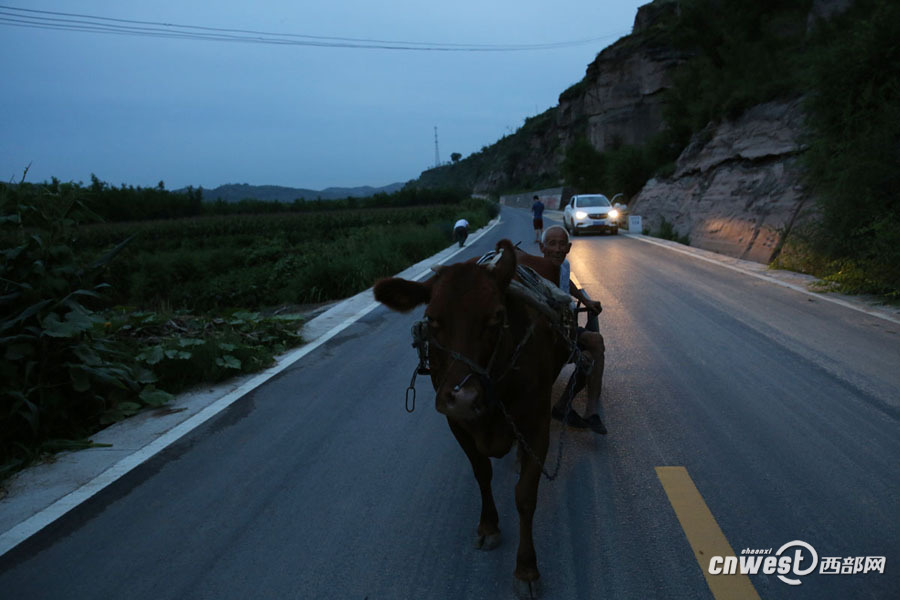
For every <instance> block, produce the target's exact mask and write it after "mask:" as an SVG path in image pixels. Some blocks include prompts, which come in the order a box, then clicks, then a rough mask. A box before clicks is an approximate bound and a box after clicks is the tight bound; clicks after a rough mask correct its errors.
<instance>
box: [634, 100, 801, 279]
mask: <svg viewBox="0 0 900 600" xmlns="http://www.w3.org/2000/svg"><path fill="white" fill-rule="evenodd" d="M803 120H804V118H803V111H802V107H801V101H800V100H794V101H791V102H770V103H766V104H762V105H759V106H756V107H753V108H751V109H750V110H748V111H747V112H745V113H744V114H743V115H742V116H741V117H740V118H738V119H737V120H735V121H726V122H723V123H720V124H718V125H710V126H708V127H707V128H706V129H705V130H704V131H702V132H700V133H699V134H697V135H695V136H694V138H693V139H692V141H691V143H690V144H689V145H688V147H687V148H685V149H684V151H683V152H682V153H681V155H680V156H679V157H678V161H677V162H676V168H675V173H674V174H673V175H672V177H669V178H666V179H651V180H650V181H649V182H647V184H646V185H645V186H644V188H643V189H642V190H641V192H640V193H639V194H638V195H637V196H636V197H635V198H634V199H633V201H632V203H631V205H630V207H629V210H630V211H631V212H632V213H633V214H639V215H641V216H643V217H644V223H645V228H649V229H650V230H657V229H659V228H660V225H661V223H662V220H663V219H665V220H666V221H668V222H669V223H672V224H673V226H674V229H675V231H676V232H677V233H678V234H679V235H682V236H685V235H686V236H688V237H689V238H690V241H691V245H692V246H697V247H700V248H704V249H707V250H713V251H716V252H721V253H723V254H727V255H729V256H735V257H738V258H744V259H748V260H754V261H757V262H763V263H767V262H769V261H770V260H771V259H772V258H773V255H774V253H775V252H776V251H777V250H778V248H779V246H780V244H781V243H782V242H783V239H784V236H785V234H786V233H788V232H789V231H790V230H791V228H792V227H793V226H794V225H795V224H796V222H797V220H798V218H800V219H802V218H807V217H808V215H807V214H806V213H804V212H803V209H804V207H806V206H807V205H808V204H811V203H808V200H809V195H808V193H807V192H806V191H805V190H804V188H803V186H802V185H800V183H799V182H800V181H801V180H802V170H801V166H800V164H799V155H800V153H801V152H802V151H803V150H804V146H803V143H802V136H803V133H804V127H803Z"/></svg>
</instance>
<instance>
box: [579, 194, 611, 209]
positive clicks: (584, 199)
mask: <svg viewBox="0 0 900 600" xmlns="http://www.w3.org/2000/svg"><path fill="white" fill-rule="evenodd" d="M575 206H577V207H579V208H586V207H589V206H609V200H607V199H606V196H601V195H597V196H578V198H576V199H575Z"/></svg>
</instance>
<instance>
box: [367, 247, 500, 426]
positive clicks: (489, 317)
mask: <svg viewBox="0 0 900 600" xmlns="http://www.w3.org/2000/svg"><path fill="white" fill-rule="evenodd" d="M497 250H498V251H501V253H500V254H499V257H498V258H497V260H496V261H494V262H493V263H492V264H487V265H476V264H475V263H474V262H468V263H459V264H455V265H450V266H446V267H441V268H440V269H439V270H438V272H437V274H436V275H435V276H434V277H432V278H431V279H429V280H428V281H425V282H424V283H418V282H414V281H407V280H405V279H398V278H390V279H382V280H381V281H379V282H378V283H376V284H375V289H374V292H375V299H376V300H378V301H379V302H381V303H382V304H384V305H386V306H387V307H388V308H391V309H393V310H397V311H401V312H407V311H409V310H412V309H413V308H415V307H416V306H418V305H420V304H427V306H426V308H425V321H426V322H427V324H428V339H429V342H430V363H431V379H432V383H433V384H434V387H435V391H436V398H435V404H436V408H437V410H438V412H440V413H443V414H445V415H447V416H448V417H449V418H452V419H454V420H459V421H469V420H473V419H477V418H479V417H481V416H483V415H485V414H486V413H487V412H488V409H489V407H490V402H491V399H490V397H489V390H488V388H489V387H490V385H489V384H490V374H491V373H495V372H496V371H497V370H498V367H502V365H496V364H492V363H494V362H496V361H494V360H493V359H494V357H496V356H498V350H500V349H501V348H500V346H501V344H503V343H504V337H506V338H508V334H504V329H505V328H506V327H507V315H506V306H505V304H504V298H505V295H506V290H507V288H508V287H509V282H510V281H511V280H512V278H513V275H514V274H515V272H516V254H515V249H514V247H513V245H512V243H511V242H510V241H509V240H500V242H499V243H498V244H497ZM507 341H508V340H507ZM505 358H506V357H504V356H500V357H499V359H498V360H503V359H505ZM489 371H490V373H489Z"/></svg>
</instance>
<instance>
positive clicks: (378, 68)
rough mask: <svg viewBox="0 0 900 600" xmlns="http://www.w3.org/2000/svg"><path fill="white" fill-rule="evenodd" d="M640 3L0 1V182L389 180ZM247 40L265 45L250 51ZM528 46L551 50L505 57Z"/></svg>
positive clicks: (491, 117)
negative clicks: (93, 178)
mask: <svg viewBox="0 0 900 600" xmlns="http://www.w3.org/2000/svg"><path fill="white" fill-rule="evenodd" d="M0 1H2V0H0ZM648 1H649V0H643V1H632V0H626V1H618V0H617V1H615V2H598V1H596V0H594V1H588V0H558V1H557V2H552V3H551V2H547V1H546V0H515V1H513V0H500V1H484V0H481V1H472V0H454V1H453V2H422V1H421V0H416V1H411V0H399V1H397V0H392V1H389V2H386V3H375V2H364V1H362V0H331V1H322V2H309V1H303V0H300V1H287V0H284V1H282V0H262V1H256V2H237V1H234V0H222V1H219V2H209V1H205V2H204V1H200V0H157V1H155V2H140V3H139V2H133V1H122V0H118V1H113V0H67V1H60V0H29V1H28V2H19V3H13V4H10V5H4V6H0V73H2V81H3V92H2V93H0V177H2V178H3V180H4V181H18V180H19V179H20V178H21V176H22V172H23V170H24V169H25V167H26V166H27V165H28V164H29V163H31V170H30V171H29V173H28V181H31V182H38V181H44V180H49V179H50V178H51V177H53V176H55V177H58V178H59V179H61V180H63V181H83V182H89V181H90V175H91V173H95V174H96V175H97V176H98V177H99V178H100V179H102V180H104V181H107V182H109V183H111V184H113V185H120V184H122V183H125V184H129V185H140V186H154V185H156V184H157V182H159V181H161V180H162V181H164V182H165V184H166V187H167V188H169V189H175V188H180V187H183V186H187V185H194V186H203V187H205V188H214V187H216V186H218V185H221V184H225V183H249V184H253V185H284V186H291V187H302V188H310V189H324V188H326V187H332V186H340V187H352V186H362V185H372V186H383V185H387V184H390V183H394V182H405V181H408V180H410V179H415V178H416V177H418V176H419V174H420V173H421V172H422V171H423V170H425V169H427V168H430V167H431V166H433V164H434V127H435V126H437V128H438V137H439V148H440V158H441V160H442V161H448V160H449V158H450V154H451V153H453V152H459V153H460V154H462V155H463V156H464V157H465V156H468V155H469V154H471V153H473V152H477V151H478V150H480V149H481V148H482V147H483V146H488V145H490V144H492V143H494V142H495V141H497V140H498V139H499V138H501V137H502V136H504V135H506V134H507V133H511V132H512V131H514V130H516V129H517V128H518V127H520V126H521V125H522V123H523V121H524V119H525V118H526V117H530V116H533V115H536V114H539V113H541V112H543V111H544V110H546V109H548V108H550V107H552V106H555V105H556V104H557V98H558V96H559V94H560V93H561V92H562V91H563V90H565V89H566V88H567V87H569V86H570V85H572V84H574V83H576V82H577V81H579V80H580V79H581V78H582V77H583V76H584V72H585V68H586V66H587V65H588V63H590V62H591V61H592V60H593V59H594V57H595V56H596V55H597V53H598V52H599V51H600V50H602V49H603V48H605V47H606V46H608V45H610V44H612V43H613V42H615V41H616V40H617V39H618V38H620V37H622V36H623V35H627V34H628V33H630V32H631V26H632V24H633V22H634V17H635V14H636V11H637V7H638V6H640V5H641V4H646V3H647V2H648ZM21 9H27V11H23V10H21ZM30 11H34V12H30ZM37 11H45V12H37ZM58 13H67V14H68V15H69V16H66V15H60V14H58ZM75 15H78V16H75ZM85 16H91V17H103V18H105V19H107V20H98V19H87V18H85ZM111 19H118V20H117V21H113V20H111ZM134 21H141V22H144V23H140V24H139V23H134ZM14 22H15V23H14ZM23 22H27V23H23ZM26 24H30V25H31V26H27V27H23V26H22V25H26ZM159 24H167V25H168V26H163V25H159ZM34 25H37V27H35V26H34ZM173 25H182V26H190V28H175V27H173ZM59 27H64V28H65V29H60V28H59ZM72 27H78V28H81V29H84V28H89V29H92V30H94V29H98V28H103V29H106V30H113V31H114V32H115V33H113V34H109V33H100V32H95V31H82V30H79V31H74V30H71V28H72ZM123 27H128V28H131V29H129V30H128V33H127V34H126V33H125V30H124V29H122V28H123ZM200 27H203V28H211V29H199V28H200ZM214 29H216V30H214ZM221 29H228V30H244V31H252V32H257V33H244V32H235V31H230V32H222V31H218V30H221ZM135 31H142V32H145V33H152V34H153V35H154V37H148V36H145V35H140V36H139V35H135V34H134V32H135ZM258 32H262V33H258ZM176 33H177V34H178V35H181V36H183V37H178V38H173V37H171V36H172V35H173V34H176ZM201 34H202V35H205V36H216V37H221V36H224V35H229V36H232V37H239V38H240V41H238V42H222V41H210V40H208V39H203V40H200V39H197V36H198V35H201ZM263 34H266V35H263ZM273 34H281V35H280V36H275V35H273ZM160 35H162V36H168V37H160ZM302 36H319V37H316V38H313V37H302ZM322 38H331V39H322ZM335 38H343V39H342V40H337V39H335ZM261 39H263V40H268V41H270V42H276V43H265V44H264V43H256V42H254V41H251V40H257V41H258V40H261ZM356 40H377V42H359V41H356ZM585 40H592V41H589V42H585ZM385 41H388V42H391V43H390V44H385V43H383V42H385ZM284 42H291V43H284ZM310 42H313V43H316V44H326V45H318V46H311V45H307V44H308V43H310ZM398 42H399V43H398ZM574 42H585V43H577V44H575V43H574ZM413 43H416V44H413ZM338 44H343V45H345V46H347V45H351V46H361V45H368V46H401V47H404V48H406V49H384V48H361V47H336V45H338ZM562 44H568V45H566V46H563V47H560V45H562ZM535 45H551V46H554V47H551V48H545V49H535V48H529V49H526V50H519V51H514V50H509V48H511V47H521V46H535ZM485 46H490V47H492V50H491V51H487V52H485V51H475V50H476V49H478V48H483V47H485ZM410 47H429V48H436V47H437V48H454V49H455V48H459V49H460V50H459V51H446V50H411V49H408V48H410ZM501 48H502V49H501Z"/></svg>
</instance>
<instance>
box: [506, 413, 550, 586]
mask: <svg viewBox="0 0 900 600" xmlns="http://www.w3.org/2000/svg"><path fill="white" fill-rule="evenodd" d="M548 429H549V426H545V427H540V428H539V433H537V434H536V435H532V436H526V440H528V443H529V445H530V446H531V449H532V450H533V451H534V453H535V454H536V455H537V457H538V458H539V459H540V460H541V462H543V461H544V459H546V457H547V446H548V445H549V431H548ZM519 458H520V459H521V461H522V472H521V475H520V476H519V482H518V483H517V484H516V508H517V509H518V511H519V551H518V553H517V554H516V571H515V580H514V582H513V583H514V584H515V588H516V593H517V594H518V595H519V596H520V597H522V598H537V597H538V596H539V594H540V587H539V581H538V580H539V578H540V576H541V574H540V572H538V568H537V555H536V554H535V551H534V538H533V535H532V522H533V521H534V510H535V508H536V506H537V493H538V484H539V483H540V481H541V465H540V464H538V463H537V462H535V460H534V458H532V456H531V454H530V453H528V452H526V451H525V450H524V449H523V448H522V445H521V443H520V444H519Z"/></svg>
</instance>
